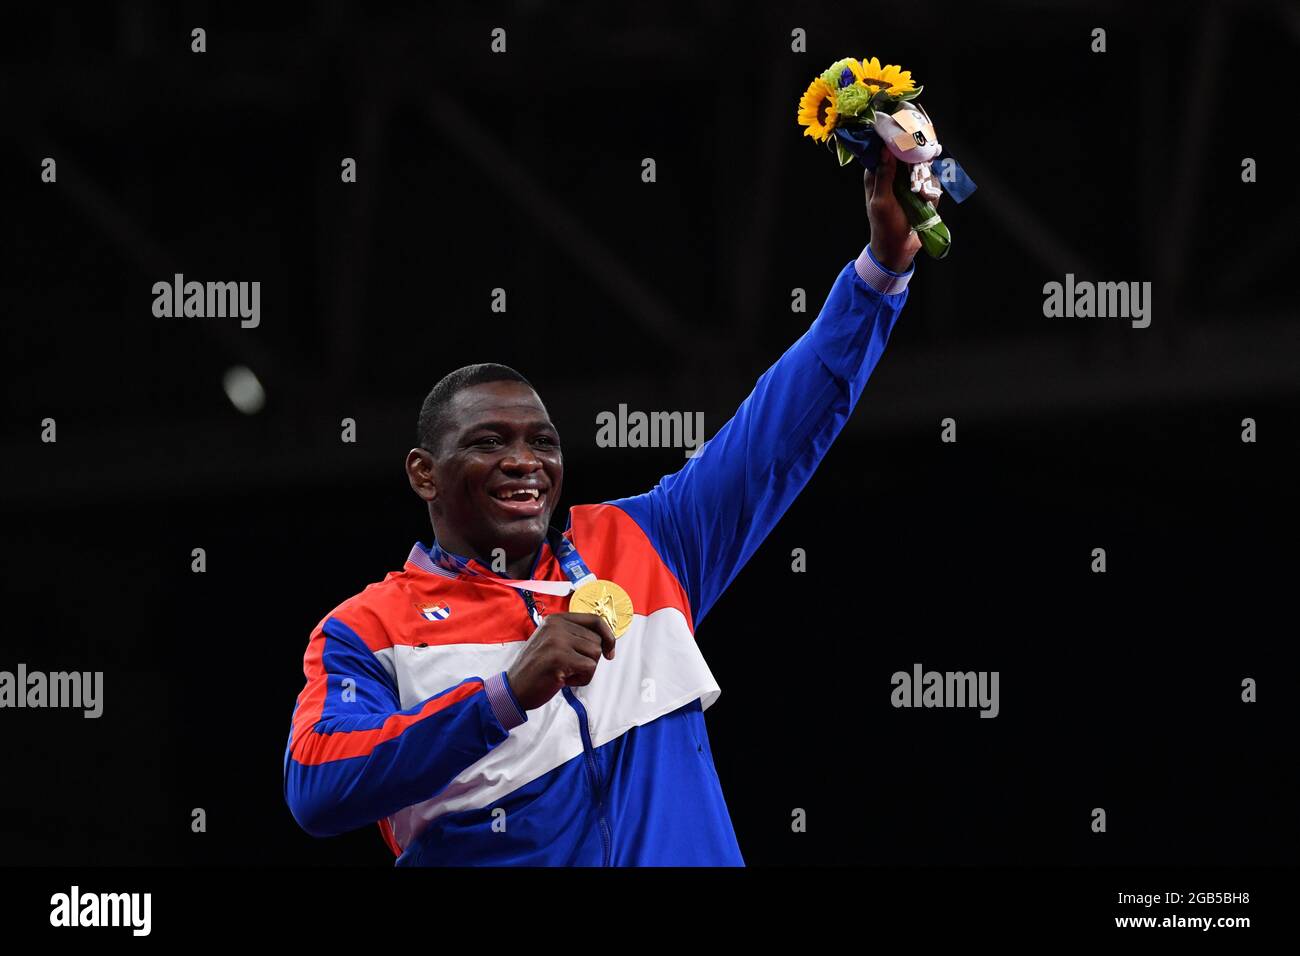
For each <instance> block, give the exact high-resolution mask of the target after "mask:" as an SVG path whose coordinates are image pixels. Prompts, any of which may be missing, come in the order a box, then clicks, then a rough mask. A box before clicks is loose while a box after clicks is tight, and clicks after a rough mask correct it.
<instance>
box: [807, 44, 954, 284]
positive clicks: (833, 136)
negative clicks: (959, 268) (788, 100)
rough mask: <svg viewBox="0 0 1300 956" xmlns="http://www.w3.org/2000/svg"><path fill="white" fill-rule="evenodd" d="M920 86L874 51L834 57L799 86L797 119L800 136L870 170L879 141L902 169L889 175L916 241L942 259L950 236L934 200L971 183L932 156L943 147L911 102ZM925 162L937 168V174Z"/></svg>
mask: <svg viewBox="0 0 1300 956" xmlns="http://www.w3.org/2000/svg"><path fill="white" fill-rule="evenodd" d="M922 89H923V87H920V86H917V85H916V84H915V83H913V82H912V74H911V72H909V71H907V70H903V69H902V68H900V67H898V66H895V65H893V64H886V65H885V66H881V65H880V61H879V60H877V59H876V58H875V57H874V56H873V57H872V58H871V59H870V60H861V61H859V60H854V59H852V58H849V59H844V60H836V61H835V62H834V63H832V64H831V65H830V67H829V68H828V69H827V70H826V71H825V72H824V73H822V74H821V76H819V77H817V78H816V79H814V80H813V81H812V83H810V84H809V85H808V89H807V90H806V91H804V94H803V96H802V97H801V98H800V100H799V114H798V120H799V125H800V126H802V127H804V131H803V132H804V135H805V136H811V137H812V138H813V139H815V140H817V141H818V142H819V143H826V145H827V146H828V147H829V146H832V145H833V147H834V150H835V153H836V155H837V156H838V158H839V161H840V165H841V166H844V165H846V164H847V163H851V162H852V161H853V160H854V159H857V160H858V161H859V162H860V163H862V165H863V166H865V167H867V169H875V168H876V163H877V162H878V160H879V157H880V147H881V145H882V144H883V145H884V146H886V147H887V148H888V149H889V151H890V152H891V153H893V154H894V156H895V157H896V158H897V159H898V160H899V161H900V162H901V163H903V164H904V168H906V169H907V171H908V175H906V176H901V175H899V176H895V177H894V195H896V196H897V197H898V201H899V202H900V203H901V204H902V206H903V209H904V210H906V211H907V218H908V221H909V222H910V223H911V224H912V228H913V229H915V230H916V233H917V235H918V236H919V237H920V239H921V246H922V248H924V249H925V251H926V252H927V253H929V254H930V255H931V256H932V257H933V258H935V259H942V258H943V257H944V256H946V255H947V254H948V248H949V246H950V245H951V243H952V235H951V233H950V232H949V231H948V227H947V226H946V225H944V222H943V219H942V218H940V216H939V214H938V212H936V211H935V208H934V205H933V201H934V200H936V199H938V198H939V196H940V190H943V191H944V192H947V193H948V195H950V196H951V197H952V198H953V200H954V201H956V202H961V201H962V200H964V199H965V198H966V197H967V196H969V195H970V194H971V193H973V192H974V191H975V183H974V182H972V181H971V179H970V177H969V176H967V175H966V172H965V170H963V169H962V168H961V166H960V165H958V163H957V161H956V160H955V159H953V158H952V157H951V156H947V157H945V158H944V159H942V160H940V161H939V162H937V163H935V162H934V160H935V159H936V158H937V157H938V156H939V154H940V153H941V152H943V147H942V146H941V145H940V144H939V138H938V136H936V135H935V132H934V123H933V122H931V120H930V115H929V114H928V113H926V111H925V108H924V107H922V106H921V104H920V103H918V102H916V98H917V97H918V96H920V95H921V90H922ZM932 165H934V166H938V167H939V174H938V175H937V176H936V175H935V172H934V170H933V169H932V168H931V167H932ZM900 172H901V170H900Z"/></svg>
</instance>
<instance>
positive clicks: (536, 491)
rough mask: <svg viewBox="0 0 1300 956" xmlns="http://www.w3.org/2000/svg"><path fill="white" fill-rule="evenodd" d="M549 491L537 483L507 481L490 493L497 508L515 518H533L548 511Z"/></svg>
mask: <svg viewBox="0 0 1300 956" xmlns="http://www.w3.org/2000/svg"><path fill="white" fill-rule="evenodd" d="M547 491H548V489H547V488H546V487H545V486H544V485H542V484H541V483H540V482H536V481H506V482H502V483H501V484H499V485H497V486H496V487H495V488H492V489H490V490H489V491H488V497H489V498H491V499H492V503H493V505H494V506H495V507H497V508H500V509H501V510H502V511H504V512H505V513H506V514H508V515H510V516H511V517H515V518H532V517H536V516H537V515H540V514H543V513H545V511H546V498H547Z"/></svg>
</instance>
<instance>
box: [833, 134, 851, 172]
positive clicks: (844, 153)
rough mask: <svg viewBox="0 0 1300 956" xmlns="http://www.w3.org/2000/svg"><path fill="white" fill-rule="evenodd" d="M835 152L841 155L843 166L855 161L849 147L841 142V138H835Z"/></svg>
mask: <svg viewBox="0 0 1300 956" xmlns="http://www.w3.org/2000/svg"><path fill="white" fill-rule="evenodd" d="M835 152H836V153H837V154H838V155H839V158H840V165H841V166H847V165H848V164H849V163H851V162H853V154H852V153H850V152H849V150H848V147H847V146H845V145H844V144H843V143H841V142H840V141H839V139H836V140H835Z"/></svg>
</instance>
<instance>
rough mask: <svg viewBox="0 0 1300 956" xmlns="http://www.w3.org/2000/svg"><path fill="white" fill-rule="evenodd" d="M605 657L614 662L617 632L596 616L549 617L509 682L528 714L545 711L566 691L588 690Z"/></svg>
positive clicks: (567, 614) (512, 670) (508, 677)
mask: <svg viewBox="0 0 1300 956" xmlns="http://www.w3.org/2000/svg"><path fill="white" fill-rule="evenodd" d="M602 656H604V657H606V658H608V659H609V660H611V661H612V660H613V659H614V632H613V631H611V630H610V629H609V625H608V624H606V623H605V622H604V620H602V619H601V618H600V616H599V615H596V614H573V613H570V612H568V611H563V612H560V613H558V614H548V615H547V616H546V619H545V620H543V621H542V625H541V627H539V628H538V629H537V630H535V631H534V632H533V636H532V637H530V638H529V639H528V646H527V647H525V648H524V652H523V653H522V654H520V655H519V660H517V661H515V663H514V666H513V667H511V668H510V670H508V671H507V672H506V681H507V682H508V683H509V684H510V689H511V690H512V691H514V695H515V698H516V699H517V700H518V701H519V706H520V707H522V708H523V709H524V710H532V709H533V708H535V707H541V706H542V704H544V703H546V702H547V701H548V700H550V699H551V698H552V697H554V696H555V695H556V694H557V693H559V691H560V689H561V688H562V687H585V686H586V685H587V684H590V683H591V679H592V677H594V676H595V675H596V665H597V664H598V663H600V658H601V657H602Z"/></svg>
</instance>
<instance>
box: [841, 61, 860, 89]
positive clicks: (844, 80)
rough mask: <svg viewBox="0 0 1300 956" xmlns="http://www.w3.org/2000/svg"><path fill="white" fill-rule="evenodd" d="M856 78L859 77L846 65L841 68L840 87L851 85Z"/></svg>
mask: <svg viewBox="0 0 1300 956" xmlns="http://www.w3.org/2000/svg"><path fill="white" fill-rule="evenodd" d="M856 79H857V77H855V76H854V75H853V71H852V70H850V69H849V68H848V67H847V66H846V67H845V68H844V69H842V70H840V89H844V87H846V86H851V85H852V84H853V81H854V80H856Z"/></svg>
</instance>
